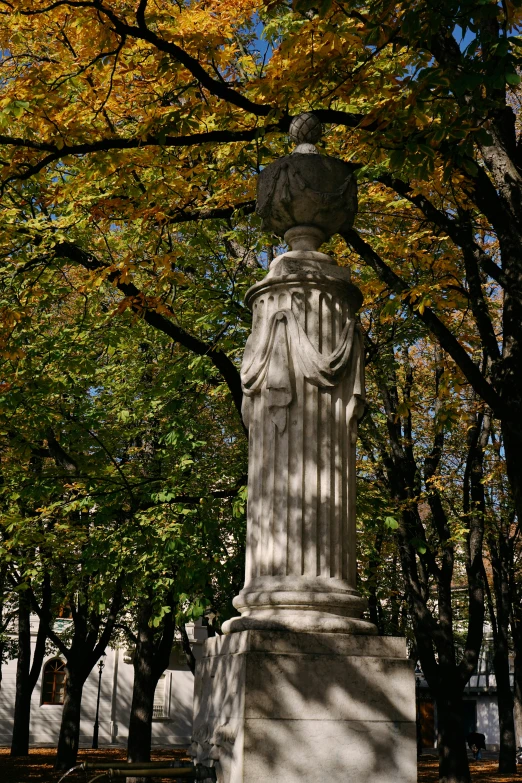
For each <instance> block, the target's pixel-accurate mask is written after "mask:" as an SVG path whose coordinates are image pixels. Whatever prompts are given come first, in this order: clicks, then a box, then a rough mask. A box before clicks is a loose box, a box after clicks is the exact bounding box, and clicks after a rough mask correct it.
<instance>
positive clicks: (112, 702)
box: [0, 620, 207, 747]
mask: <svg viewBox="0 0 522 783" xmlns="http://www.w3.org/2000/svg"><path fill="white" fill-rule="evenodd" d="M37 622H38V621H37V620H36V621H35V623H34V627H33V625H32V626H31V631H32V635H33V639H34V635H35V634H36V631H37V627H38V625H37ZM58 622H60V621H58ZM61 622H62V623H63V622H68V621H67V620H62V621H61ZM186 629H187V634H188V637H189V640H190V642H191V645H192V650H193V653H194V656H195V658H196V659H197V658H198V657H199V653H200V648H201V645H202V644H203V642H204V640H205V639H206V638H207V630H206V628H205V627H203V626H202V625H201V622H197V623H195V624H194V623H190V624H188V625H187V626H186ZM102 660H103V664H104V665H103V669H102V672H101V688H100V708H99V745H100V747H101V746H103V745H122V746H125V745H126V744H127V734H128V725H129V714H130V707H131V699H132V684H133V679H134V668H133V666H132V652H131V651H130V650H125V649H123V648H117V649H112V648H107V654H106V655H105V656H104V658H103V659H102ZM63 665H64V660H63V657H62V656H60V655H59V654H49V655H47V656H46V657H45V659H44V664H43V667H42V672H41V673H40V677H39V678H38V682H37V684H36V687H35V689H34V691H33V696H32V704H31V726H30V744H31V745H39V746H42V745H52V746H55V745H56V744H57V742H58V735H59V731H60V721H61V717H62V709H63V707H62V704H63V694H64V679H65V675H64V672H63ZM99 676H100V672H99V667H98V666H95V667H94V669H93V671H92V672H91V673H90V675H89V677H88V679H87V681H86V683H85V686H84V689H83V698H82V712H81V725H80V746H83V747H91V744H92V736H93V728H94V721H95V716H96V701H97V695H98V681H99ZM15 687H16V660H12V661H9V662H8V663H7V664H4V666H3V667H2V683H1V687H0V745H10V744H11V735H12V725H13V713H14V702H15ZM193 690H194V677H193V675H192V672H191V671H190V670H189V668H188V667H187V664H186V659H185V655H184V653H183V651H182V648H181V643H180V641H179V640H178V641H176V642H175V644H174V646H173V649H172V654H171V656H170V662H169V666H168V668H167V670H166V671H165V673H164V674H163V676H162V677H161V679H160V681H159V683H158V687H157V688H156V694H155V697H154V718H153V726H152V743H153V745H168V746H169V747H175V746H178V747H187V746H188V745H189V744H190V735H191V732H192V698H193Z"/></svg>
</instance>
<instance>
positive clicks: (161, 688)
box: [152, 674, 168, 718]
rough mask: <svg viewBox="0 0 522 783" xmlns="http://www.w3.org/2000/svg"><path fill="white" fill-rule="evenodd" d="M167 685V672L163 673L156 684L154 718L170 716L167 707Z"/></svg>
mask: <svg viewBox="0 0 522 783" xmlns="http://www.w3.org/2000/svg"><path fill="white" fill-rule="evenodd" d="M166 685H167V676H166V674H162V675H161V677H160V678H159V680H158V684H157V685H156V690H155V691H154V705H153V707H152V717H153V718H166V717H168V716H167V708H166V699H165V696H166Z"/></svg>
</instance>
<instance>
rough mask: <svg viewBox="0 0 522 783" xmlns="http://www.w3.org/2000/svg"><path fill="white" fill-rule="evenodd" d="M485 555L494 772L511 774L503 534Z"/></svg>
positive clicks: (506, 555)
mask: <svg viewBox="0 0 522 783" xmlns="http://www.w3.org/2000/svg"><path fill="white" fill-rule="evenodd" d="M488 545H489V551H490V557H491V565H492V568H493V587H494V590H495V605H496V617H495V616H494V615H493V604H492V601H491V597H490V596H489V594H488V603H489V610H490V615H491V625H492V628H493V643H494V655H493V668H494V670H495V680H496V683H497V705H498V722H499V733H500V752H499V756H498V771H499V772H505V773H510V774H515V773H516V771H517V759H516V749H517V748H516V738H515V718H514V700H513V692H512V690H511V685H510V681H509V639H508V636H509V618H510V616H511V614H512V612H511V600H512V596H511V591H510V585H509V581H510V580H509V574H508V570H509V568H510V565H511V562H510V561H511V557H510V547H509V544H508V542H507V541H506V538H505V534H504V532H503V531H500V532H499V534H498V540H497V541H496V540H495V539H494V538H493V537H492V536H491V537H490V538H489V542H488Z"/></svg>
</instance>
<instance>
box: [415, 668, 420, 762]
mask: <svg viewBox="0 0 522 783" xmlns="http://www.w3.org/2000/svg"><path fill="white" fill-rule="evenodd" d="M421 673H422V670H421V668H420V666H419V664H418V663H417V665H416V667H415V712H416V718H417V721H416V723H417V758H418V757H419V756H421V755H422V727H421V708H420V685H421V678H420V675H421Z"/></svg>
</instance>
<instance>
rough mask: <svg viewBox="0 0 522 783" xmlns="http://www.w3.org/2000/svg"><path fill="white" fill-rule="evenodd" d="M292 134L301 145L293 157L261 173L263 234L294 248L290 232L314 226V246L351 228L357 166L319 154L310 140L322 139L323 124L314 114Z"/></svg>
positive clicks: (303, 116) (259, 197) (296, 125)
mask: <svg viewBox="0 0 522 783" xmlns="http://www.w3.org/2000/svg"><path fill="white" fill-rule="evenodd" d="M290 135H291V136H292V137H293V138H294V140H296V141H300V142H301V143H300V144H298V146H297V147H296V149H295V150H294V151H293V152H292V154H291V155H286V156H285V157H284V158H280V159H279V160H276V161H275V162H274V163H271V164H270V165H269V166H267V167H266V168H265V169H263V171H262V172H261V173H260V175H259V178H258V185H257V212H258V214H259V215H260V216H261V217H262V219H263V228H264V229H265V231H271V232H272V233H274V234H276V236H279V237H285V240H286V241H287V242H288V243H289V244H291V245H292V246H294V241H293V237H295V233H293V235H290V236H289V237H286V234H287V232H288V231H293V230H295V229H296V228H305V227H313V228H315V229H316V231H315V232H314V234H313V236H314V237H315V239H314V240H313V246H314V248H316V247H318V246H319V244H321V243H322V242H324V241H325V240H326V239H328V238H329V237H330V236H332V234H335V233H336V232H338V231H343V230H348V229H349V228H351V226H352V224H353V220H354V217H355V214H356V212H357V183H356V180H355V177H354V173H353V172H354V167H353V166H352V165H350V164H349V163H345V162H344V161H342V160H339V159H337V158H332V157H329V156H326V155H320V154H319V151H318V150H317V148H316V147H315V146H314V144H312V143H311V141H317V140H318V139H319V138H320V135H321V124H320V123H319V121H318V120H317V119H316V118H315V116H314V115H313V114H309V113H305V114H300V115H299V117H296V118H295V119H294V120H293V122H292V125H291V127H290ZM317 243H318V244H317Z"/></svg>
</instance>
